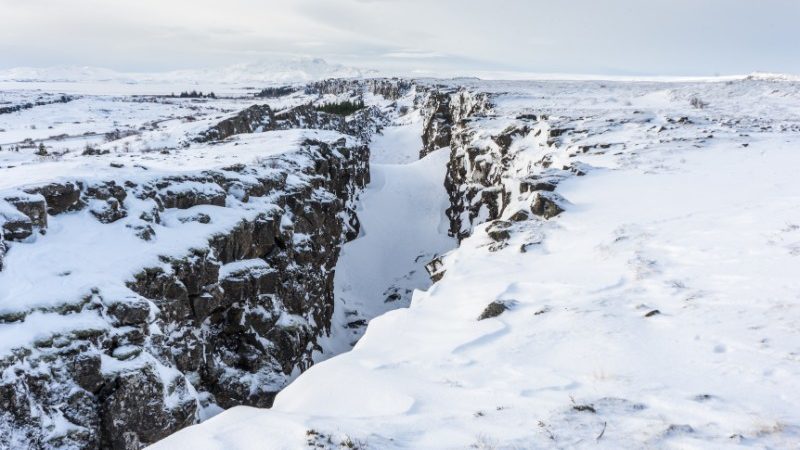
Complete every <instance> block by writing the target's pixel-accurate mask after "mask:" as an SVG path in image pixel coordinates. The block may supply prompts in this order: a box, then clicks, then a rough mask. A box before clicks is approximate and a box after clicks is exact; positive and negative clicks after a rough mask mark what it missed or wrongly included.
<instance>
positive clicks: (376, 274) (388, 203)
mask: <svg viewBox="0 0 800 450" xmlns="http://www.w3.org/2000/svg"><path fill="white" fill-rule="evenodd" d="M421 136H422V118H421V117H420V116H419V114H418V113H417V112H415V113H411V114H408V115H407V116H406V117H404V118H403V119H401V120H400V121H399V123H397V124H394V125H392V126H387V127H386V128H384V129H383V132H382V133H381V134H377V135H375V136H374V137H373V139H372V141H371V143H370V150H371V158H370V173H371V182H370V184H369V185H367V187H366V189H365V190H364V191H363V192H362V193H361V196H360V199H359V205H358V210H357V214H358V217H359V220H360V222H361V231H360V234H359V236H358V238H357V239H355V240H353V241H351V242H349V243H347V244H345V245H344V246H343V248H342V253H341V255H340V257H339V260H338V262H337V264H336V269H335V270H336V273H335V277H334V293H335V307H334V314H333V319H332V324H331V334H330V335H329V336H325V337H321V338H320V341H319V344H320V347H321V348H322V349H323V352H322V353H318V354H316V355H315V360H316V361H317V362H319V361H323V360H325V359H328V358H331V357H333V356H336V355H338V354H341V353H343V352H346V351H348V350H350V349H351V348H352V346H353V345H355V343H356V342H357V340H358V339H359V338H360V337H361V336H362V335H363V334H364V332H365V331H366V326H367V324H368V322H369V321H370V320H372V319H373V318H375V317H377V316H379V315H381V314H383V313H385V312H388V311H390V310H394V309H397V308H405V307H408V306H409V305H410V303H411V298H412V295H413V292H414V290H415V289H427V288H428V287H430V286H431V280H430V276H429V275H428V273H427V272H426V270H425V264H427V263H428V262H429V261H430V260H432V259H433V258H435V257H436V256H437V255H440V254H442V253H445V252H447V251H449V250H451V249H453V248H455V247H456V246H457V242H456V240H455V239H454V238H452V237H450V236H448V229H449V226H450V224H449V221H448V219H447V216H446V214H445V210H446V209H447V208H448V207H449V206H450V201H449V198H448V195H447V192H446V190H445V187H444V180H445V175H446V171H447V161H448V159H449V156H450V153H449V149H448V148H442V149H439V150H438V151H434V152H431V153H429V154H428V155H426V156H425V157H423V158H421V159H420V158H419V153H420V149H421V148H422V147H423V142H422V137H421Z"/></svg>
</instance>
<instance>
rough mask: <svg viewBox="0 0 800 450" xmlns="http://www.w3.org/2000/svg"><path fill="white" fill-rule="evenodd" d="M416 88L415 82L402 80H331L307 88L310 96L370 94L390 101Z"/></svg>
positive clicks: (312, 84)
mask: <svg viewBox="0 0 800 450" xmlns="http://www.w3.org/2000/svg"><path fill="white" fill-rule="evenodd" d="M413 88H414V82H413V81H411V80H406V79H401V78H373V79H369V80H341V79H329V80H323V81H318V82H315V83H311V84H309V85H308V86H306V90H305V92H306V94H309V95H325V94H332V95H341V94H347V93H354V94H355V95H361V94H363V93H364V92H369V93H371V94H374V95H380V96H382V97H384V98H387V99H389V100H397V99H399V98H400V97H402V96H404V95H406V94H408V93H409V92H410V91H411V89H413Z"/></svg>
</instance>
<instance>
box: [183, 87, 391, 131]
mask: <svg viewBox="0 0 800 450" xmlns="http://www.w3.org/2000/svg"><path fill="white" fill-rule="evenodd" d="M348 92H350V91H348ZM354 95H355V94H354ZM384 121H385V118H384V117H383V114H382V113H381V111H380V109H379V108H377V107H374V106H370V107H367V108H363V109H361V110H359V111H356V112H355V113H353V114H351V115H349V116H347V117H345V116H340V115H337V114H329V113H325V112H322V111H318V110H317V109H316V108H315V107H314V106H313V105H311V104H307V105H300V106H296V107H293V108H289V109H287V110H285V111H280V112H277V113H274V112H273V111H272V110H271V109H270V107H269V106H267V105H255V106H252V107H250V108H248V109H246V110H244V111H242V112H240V113H238V114H236V115H234V116H232V117H229V118H227V119H224V120H222V121H221V122H219V123H218V124H216V125H214V126H213V127H211V128H209V129H208V130H206V131H204V132H202V133H201V134H200V135H199V136H197V137H196V138H195V139H194V140H195V142H210V141H220V140H223V139H227V138H229V137H231V136H234V135H236V134H244V133H256V132H263V131H274V130H290V129H294V128H309V129H318V130H332V131H338V132H340V133H343V134H349V135H351V136H355V137H358V138H359V139H361V140H362V141H364V142H367V141H368V140H369V139H370V137H371V136H372V135H373V134H375V133H376V132H377V131H379V130H380V128H381V126H382V124H383V122H384Z"/></svg>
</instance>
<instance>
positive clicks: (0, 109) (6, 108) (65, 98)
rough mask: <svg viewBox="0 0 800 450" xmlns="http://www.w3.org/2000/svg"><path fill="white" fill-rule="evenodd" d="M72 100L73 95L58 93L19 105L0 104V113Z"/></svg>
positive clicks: (73, 98)
mask: <svg viewBox="0 0 800 450" xmlns="http://www.w3.org/2000/svg"><path fill="white" fill-rule="evenodd" d="M73 100H75V97H72V96H69V95H59V96H57V97H54V98H52V99H50V100H38V101H35V102H28V103H22V104H19V105H11V106H0V114H10V113H15V112H19V111H22V110H25V109H31V108H34V107H36V106H45V105H52V104H54V103H69V102H71V101H73Z"/></svg>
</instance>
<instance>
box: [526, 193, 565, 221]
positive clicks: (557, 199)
mask: <svg viewBox="0 0 800 450" xmlns="http://www.w3.org/2000/svg"><path fill="white" fill-rule="evenodd" d="M565 204H566V200H564V198H563V197H561V196H560V195H558V194H556V193H555V192H541V191H540V192H536V193H535V194H534V196H533V200H532V201H531V212H532V213H533V214H535V215H537V216H540V217H543V218H545V219H550V218H553V217H555V216H557V215H559V214H561V213H562V212H564V205H565Z"/></svg>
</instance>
